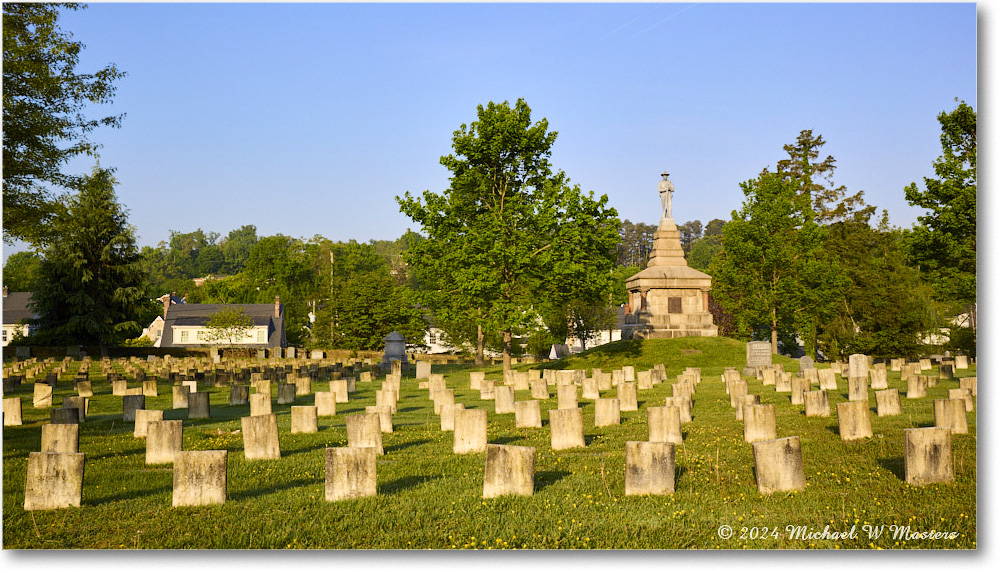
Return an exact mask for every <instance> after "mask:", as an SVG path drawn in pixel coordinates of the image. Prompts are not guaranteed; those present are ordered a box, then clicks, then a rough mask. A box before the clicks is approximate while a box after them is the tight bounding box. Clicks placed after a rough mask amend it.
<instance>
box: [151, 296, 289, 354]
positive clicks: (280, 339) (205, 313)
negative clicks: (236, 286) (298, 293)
mask: <svg viewBox="0 0 1000 573" xmlns="http://www.w3.org/2000/svg"><path fill="white" fill-rule="evenodd" d="M229 308H242V309H243V311H244V312H246V313H247V316H249V317H250V318H251V319H252V320H253V323H254V326H267V327H268V329H267V332H268V340H267V344H261V345H259V346H266V347H268V348H280V347H284V346H285V345H286V342H285V305H283V304H281V305H279V311H278V316H274V304H191V303H187V304H176V305H175V304H171V305H170V306H169V307H167V316H166V317H164V319H163V337H162V338H161V342H160V347H161V348H164V347H170V346H181V344H180V343H179V342H178V343H176V344H175V343H174V339H173V337H174V333H173V327H174V326H205V325H206V324H207V323H208V319H209V318H210V317H211V316H212V315H213V314H215V313H217V312H219V311H220V310H225V309H229Z"/></svg>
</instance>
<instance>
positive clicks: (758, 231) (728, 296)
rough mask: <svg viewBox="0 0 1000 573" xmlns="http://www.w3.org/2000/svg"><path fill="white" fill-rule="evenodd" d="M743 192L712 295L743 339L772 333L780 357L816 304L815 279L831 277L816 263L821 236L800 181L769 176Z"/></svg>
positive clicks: (717, 262)
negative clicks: (811, 284) (782, 347)
mask: <svg viewBox="0 0 1000 573" xmlns="http://www.w3.org/2000/svg"><path fill="white" fill-rule="evenodd" d="M740 187H741V189H742V191H743V194H744V195H745V196H746V200H745V201H744V203H743V207H742V209H741V210H740V211H738V212H737V211H734V212H733V214H732V220H731V221H730V222H729V223H726V225H725V228H724V230H723V233H722V245H723V250H722V251H721V252H719V253H718V254H717V255H716V257H715V258H714V259H713V261H712V265H711V273H710V274H711V275H712V291H713V295H714V297H715V299H716V301H718V303H719V304H720V305H721V306H722V307H723V309H725V311H726V312H728V313H730V314H732V315H733V318H734V321H735V325H736V332H737V334H738V336H740V337H742V338H750V337H752V336H761V335H764V334H769V335H770V339H771V350H772V352H774V353H777V352H778V340H779V338H781V339H782V340H783V341H784V342H786V343H788V342H793V341H794V338H795V334H796V332H797V330H798V328H797V327H798V326H799V324H797V322H798V321H799V315H800V313H803V312H804V311H805V310H806V309H808V308H809V305H812V304H816V302H817V301H816V298H817V297H816V296H814V294H813V293H810V292H809V290H808V286H809V284H808V282H807V281H808V280H809V279H808V277H809V275H810V274H811V273H824V274H826V273H829V272H830V270H829V269H823V268H822V267H821V266H820V265H817V264H816V262H817V259H818V257H819V251H820V248H821V245H822V240H823V229H822V228H821V227H820V226H819V225H817V224H816V222H815V221H814V220H813V214H812V205H811V202H810V201H809V200H808V199H807V198H806V196H805V195H802V194H800V193H799V186H798V182H797V181H796V180H795V179H789V178H787V177H783V176H781V175H779V174H775V173H769V172H767V171H766V170H765V171H764V172H763V173H761V175H760V176H759V177H758V178H757V179H752V180H750V181H746V182H744V183H742V184H741V185H740ZM823 302H825V301H823Z"/></svg>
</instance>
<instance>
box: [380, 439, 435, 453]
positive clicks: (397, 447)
mask: <svg viewBox="0 0 1000 573" xmlns="http://www.w3.org/2000/svg"><path fill="white" fill-rule="evenodd" d="M429 443H431V441H430V440H413V441H412V442H406V443H404V444H394V445H391V446H383V448H382V449H384V450H385V452H386V453H389V452H398V451H400V450H405V449H406V448H411V447H414V446H422V445H424V444H429Z"/></svg>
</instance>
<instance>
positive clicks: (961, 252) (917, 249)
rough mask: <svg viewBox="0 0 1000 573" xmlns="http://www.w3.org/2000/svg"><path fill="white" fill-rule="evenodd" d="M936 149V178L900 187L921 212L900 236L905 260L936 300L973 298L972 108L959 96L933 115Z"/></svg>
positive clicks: (959, 302)
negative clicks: (936, 123) (951, 107)
mask: <svg viewBox="0 0 1000 573" xmlns="http://www.w3.org/2000/svg"><path fill="white" fill-rule="evenodd" d="M938 121H939V122H940V123H941V148H942V155H941V157H939V158H938V159H937V160H936V161H935V162H934V173H935V175H936V176H937V177H936V178H931V177H925V178H924V190H923V191H921V190H920V189H919V188H918V187H917V184H916V183H911V184H910V185H909V186H907V187H906V200H907V201H908V202H909V203H910V204H911V205H914V206H916V207H920V208H922V209H926V210H927V213H926V214H925V215H921V216H919V217H917V224H916V225H915V226H914V227H913V229H912V230H911V231H910V232H909V233H908V234H907V236H906V238H905V242H906V247H905V249H906V253H907V256H908V257H909V259H910V261H911V262H912V263H913V264H915V265H919V267H920V272H921V273H922V274H923V275H924V276H925V277H926V278H927V280H928V281H930V283H931V284H932V285H933V286H934V296H935V298H936V299H937V300H939V301H941V302H950V303H954V304H955V305H969V307H970V309H971V310H972V312H975V310H974V309H975V306H974V304H975V302H976V188H977V187H976V111H975V110H974V109H972V107H971V106H969V105H968V104H966V103H965V102H959V104H958V106H957V107H956V108H955V109H954V110H953V111H951V112H942V113H941V114H940V115H938Z"/></svg>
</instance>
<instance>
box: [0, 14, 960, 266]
mask: <svg viewBox="0 0 1000 573" xmlns="http://www.w3.org/2000/svg"><path fill="white" fill-rule="evenodd" d="M976 25H977V22H976V6H975V4H971V3H967V4H957V3H945V4H898V3H897V4H894V3H889V4H808V3H807V4H691V3H678V4H648V3H647V4H393V5H385V4H360V5H359V4H308V3H307V4H186V3H182V4H131V3H110V4H101V3H94V4H91V5H90V6H89V8H88V9H86V10H81V11H77V12H70V13H67V14H66V15H65V16H64V18H63V21H62V26H63V28H64V29H66V30H69V31H72V32H73V33H74V36H75V38H76V39H78V40H80V41H82V42H84V43H85V44H86V45H87V47H86V49H85V50H84V53H83V57H82V58H81V63H80V66H79V69H80V70H93V69H96V68H98V67H100V66H103V65H105V64H106V63H108V62H115V63H116V64H117V65H118V66H119V68H121V69H122V70H124V71H126V72H127V73H128V76H127V77H126V78H124V79H123V80H121V81H120V82H119V83H118V94H117V97H116V98H115V102H114V104H113V105H112V106H110V107H109V108H107V110H108V111H110V112H114V113H121V112H124V113H125V114H126V117H125V120H124V122H123V125H122V128H121V129H118V130H103V131H100V132H95V134H94V136H93V138H94V139H95V140H97V141H99V142H101V143H103V144H104V148H103V149H102V151H101V159H100V160H101V164H102V165H104V166H111V167H114V168H116V169H117V178H118V180H119V183H120V184H119V187H118V194H119V199H120V200H121V201H122V202H123V203H124V204H125V205H126V206H127V207H128V209H129V212H130V222H131V223H132V224H133V225H135V227H136V228H137V231H138V236H139V242H140V244H141V245H155V244H156V243H158V242H159V241H162V240H166V239H167V238H168V237H169V231H170V230H177V231H182V232H188V231H192V230H194V229H196V228H199V227H200V228H202V229H204V230H206V231H209V230H214V231H218V232H220V233H221V234H222V235H225V234H226V233H227V232H228V231H229V230H231V229H234V228H238V227H240V226H242V225H244V224H248V223H252V224H255V225H256V226H257V230H258V234H259V235H261V236H264V235H272V234H276V233H282V234H285V235H291V236H294V237H312V236H313V235H316V234H319V235H323V236H325V237H328V238H330V239H333V240H348V239H357V240H360V241H367V240H369V239H394V238H396V237H398V236H399V235H401V234H402V233H403V232H404V231H405V230H406V229H407V227H414V224H413V223H412V222H411V221H410V220H409V219H407V218H406V217H405V216H404V215H402V214H401V213H400V212H399V209H398V206H397V204H396V202H395V200H394V197H395V196H397V195H402V194H403V193H404V192H406V191H411V192H414V193H419V192H422V191H424V190H426V189H429V190H432V191H435V192H440V191H443V190H444V189H446V188H447V185H448V172H447V170H446V169H445V168H444V167H442V166H441V165H440V164H439V158H440V157H441V156H442V155H446V154H448V153H450V151H451V148H450V145H451V136H452V133H453V132H454V131H455V130H456V129H458V127H459V126H460V125H461V124H463V123H470V122H472V121H474V120H475V118H476V106H477V105H479V104H485V103H487V102H489V101H496V102H500V101H504V100H508V101H511V102H513V101H514V100H516V99H517V98H519V97H523V98H525V100H526V101H527V102H528V104H529V105H530V106H531V109H532V112H533V117H534V118H536V119H541V118H543V117H544V118H547V119H548V121H549V127H550V129H552V130H555V131H557V132H558V133H559V137H558V139H557V141H556V144H555V147H554V151H553V156H552V162H553V164H554V165H555V167H556V168H558V169H562V170H564V171H565V172H566V173H567V175H569V177H570V178H571V180H572V181H573V182H575V183H578V184H580V185H581V187H583V188H584V189H585V190H593V191H595V192H596V193H597V194H598V195H600V194H607V195H608V197H609V200H610V204H611V205H612V206H614V207H615V208H617V209H618V211H619V214H620V216H621V218H622V219H626V218H627V219H630V220H632V221H644V222H648V223H654V222H655V221H656V220H657V218H658V214H659V211H658V209H659V200H658V197H657V195H656V184H657V181H658V180H659V174H660V173H661V172H662V171H663V170H667V171H669V172H670V173H671V180H672V181H673V182H674V183H675V185H676V188H677V192H676V194H675V197H674V215H675V218H676V219H677V220H678V222H683V221H687V220H692V219H700V220H701V221H702V222H703V223H704V222H707V221H708V220H710V219H713V218H721V219H728V218H729V217H730V214H731V212H732V211H733V210H735V209H739V207H740V204H741V202H742V199H743V196H742V193H741V192H740V189H739V183H740V182H741V181H744V180H746V179H749V178H752V177H754V176H755V175H757V174H758V173H759V172H760V171H761V169H763V168H764V167H766V166H771V167H773V166H774V165H775V163H776V162H777V161H778V160H779V159H781V158H782V157H783V153H784V152H783V151H782V146H783V145H785V144H787V143H792V142H794V140H795V138H796V137H797V135H798V134H799V132H800V131H801V130H803V129H812V130H813V132H814V134H821V135H822V136H823V137H824V139H825V140H826V141H827V145H826V146H825V148H824V150H823V152H824V154H829V155H833V156H834V157H835V158H836V159H837V165H838V169H837V172H836V174H835V178H834V180H835V182H836V183H837V184H838V185H839V184H843V185H846V186H847V187H848V190H849V191H852V192H853V191H856V190H859V189H862V190H864V191H865V194H866V198H867V199H868V201H869V202H870V203H872V204H875V205H877V206H878V207H879V208H880V209H881V208H885V209H888V211H889V213H890V218H891V221H892V223H893V224H895V225H898V226H903V227H908V226H910V225H911V224H912V223H913V222H914V220H915V218H916V216H917V215H918V214H919V211H918V210H916V209H913V208H912V207H910V206H908V205H907V204H906V201H905V199H904V197H903V188H904V187H905V186H906V185H907V184H909V183H910V182H912V181H918V182H920V181H922V177H924V176H928V175H931V174H932V162H933V161H934V159H936V158H937V157H938V156H939V155H940V152H941V150H940V143H939V136H940V129H939V124H938V122H937V119H936V116H937V114H938V113H940V112H941V111H945V110H951V109H953V108H954V107H955V101H954V100H955V98H956V97H957V98H959V99H962V100H965V101H966V102H968V103H969V104H971V105H972V106H973V107H975V108H976V109H978V107H979V106H978V102H977V75H976V72H977V43H976V41H977V37H976ZM99 111H102V110H94V111H93V113H94V114H96V113H98V112H99ZM91 165H92V160H90V159H87V160H80V161H75V162H74V163H73V164H72V165H71V166H70V168H71V169H73V170H75V171H80V172H85V171H88V170H89V168H90V166H91ZM414 230H417V229H414ZM4 251H5V254H6V253H9V252H11V249H9V248H5V249H4Z"/></svg>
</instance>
